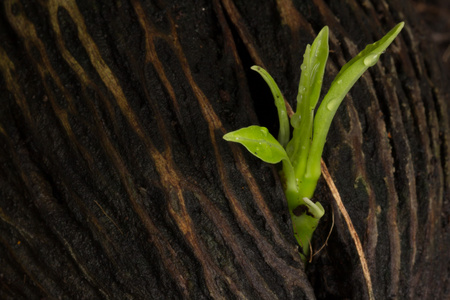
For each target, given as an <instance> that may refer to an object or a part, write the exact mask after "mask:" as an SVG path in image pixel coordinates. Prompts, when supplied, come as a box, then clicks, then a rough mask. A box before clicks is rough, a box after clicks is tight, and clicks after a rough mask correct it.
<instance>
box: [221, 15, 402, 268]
mask: <svg viewBox="0 0 450 300" xmlns="http://www.w3.org/2000/svg"><path fill="white" fill-rule="evenodd" d="M403 26H404V22H402V23H399V24H398V25H397V26H395V27H394V28H393V29H392V30H391V31H389V32H388V33H387V34H386V35H385V36H384V37H383V38H382V39H381V40H379V41H378V42H376V43H374V44H371V45H368V46H366V48H365V49H364V50H363V51H361V52H360V53H359V54H358V55H357V56H356V57H355V58H353V59H352V60H350V61H349V62H348V63H346V64H345V65H344V66H343V67H342V69H341V70H340V72H339V73H338V74H337V76H336V78H335V79H334V80H333V82H332V83H331V86H330V89H329V90H328V93H327V94H326V95H325V97H324V98H323V100H322V102H321V104H320V105H319V107H318V109H317V111H316V113H315V115H314V111H315V108H316V105H317V102H318V100H319V96H320V90H321V88H322V81H323V75H324V71H325V65H326V62H327V59H328V52H329V50H328V27H326V26H325V27H324V28H323V29H322V30H321V31H320V32H319V34H318V35H317V37H316V39H315V40H314V42H313V44H312V45H307V46H306V51H305V54H304V55H303V63H302V65H301V71H302V72H301V76H300V84H299V88H298V94H297V108H296V112H295V114H294V115H293V116H292V117H291V118H290V124H291V125H292V127H293V131H292V138H291V139H290V140H289V138H290V132H291V128H290V126H289V117H288V115H287V111H286V105H285V102H284V98H283V95H282V94H281V91H280V89H279V88H278V86H277V84H276V83H275V81H274V80H273V78H272V76H270V74H269V73H268V72H267V71H266V70H264V69H263V68H261V67H258V66H253V67H252V70H255V71H256V72H258V73H259V74H260V75H261V76H262V78H263V79H264V80H265V81H266V83H267V84H268V85H269V87H270V90H271V92H272V94H273V97H274V99H275V106H276V107H277V110H278V118H279V123H280V129H279V133H278V140H277V139H275V138H274V137H273V136H272V135H271V134H270V133H269V131H268V130H267V128H265V127H261V126H255V125H253V126H250V127H246V128H241V129H239V130H236V131H233V132H230V133H227V134H225V135H224V136H223V138H224V139H225V140H227V141H230V142H237V143H240V144H242V145H244V146H245V147H246V148H247V150H249V151H250V152H251V153H252V154H253V155H255V156H256V157H258V158H260V159H261V160H263V161H265V162H268V163H271V164H276V163H279V162H281V163H282V170H281V171H280V175H281V178H282V182H283V188H284V192H285V195H286V199H287V202H288V207H289V211H290V215H291V218H292V223H293V226H294V235H295V237H296V239H297V242H298V244H299V245H300V247H301V253H300V255H301V257H302V259H303V260H304V261H305V260H306V258H307V257H308V256H309V251H310V248H311V246H310V244H311V237H312V234H313V232H314V230H315V229H316V227H317V225H318V223H319V220H320V218H321V217H322V216H323V215H324V213H325V210H324V208H323V207H322V205H321V204H320V203H319V202H315V203H314V202H313V201H311V199H312V197H313V195H314V191H315V189H316V185H317V181H318V179H319V177H320V175H321V169H320V160H321V157H322V152H323V147H324V145H325V140H326V136H327V134H328V131H329V129H330V125H331V122H332V120H333V117H334V115H335V113H336V111H337V109H338V107H339V105H340V104H341V102H342V100H343V99H344V97H345V95H346V94H347V93H348V91H349V90H350V88H351V87H352V86H353V85H354V84H355V82H356V81H357V80H358V79H359V78H360V77H361V75H362V74H363V73H364V72H365V71H366V70H367V69H368V68H369V67H371V66H373V65H375V64H376V62H377V61H378V59H379V57H380V55H381V54H382V53H383V52H384V51H385V50H386V48H387V47H388V46H389V45H390V44H391V43H392V42H393V41H394V39H395V38H396V37H397V35H398V34H399V33H400V31H401V30H402V28H403Z"/></svg>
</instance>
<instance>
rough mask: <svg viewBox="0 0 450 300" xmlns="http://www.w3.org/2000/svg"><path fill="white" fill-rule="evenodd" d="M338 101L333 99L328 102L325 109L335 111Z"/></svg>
mask: <svg viewBox="0 0 450 300" xmlns="http://www.w3.org/2000/svg"><path fill="white" fill-rule="evenodd" d="M339 102H340V101H339V99H338V98H335V99H331V100H330V102H328V104H327V109H328V110H330V111H332V110H336V109H337V107H338V106H339Z"/></svg>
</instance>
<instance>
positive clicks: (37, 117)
mask: <svg viewBox="0 0 450 300" xmlns="http://www.w3.org/2000/svg"><path fill="white" fill-rule="evenodd" d="M373 2H374V3H371V2H369V1H365V2H364V3H363V4H360V3H359V2H357V1H330V2H324V1H321V0H315V1H304V2H300V1H290V0H277V1H272V2H269V1H264V2H261V3H256V2H251V1H231V0H222V1H219V0H214V1H192V3H191V2H190V1H163V0H161V1H150V2H144V1H138V0H130V1H121V2H108V1H104V2H98V1H97V2H94V1H81V0H80V1H73V0H72V1H58V0H48V1H36V2H31V1H19V0H5V1H4V2H3V3H2V4H1V6H0V14H1V18H0V40H1V41H2V42H1V44H0V90H1V95H2V96H1V99H2V105H1V109H0V161H1V168H0V298H2V299H40V298H51V299H53V298H62V299H73V298H75V299H127V298H130V299H174V298H192V299H203V298H214V299H233V298H239V299H241V298H248V299H261V298H262V299H275V298H279V299H314V298H318V299H325V298H328V299H329V298H338V299H342V298H351V299H367V298H368V295H369V292H368V290H367V287H366V284H365V282H364V276H363V274H362V271H361V265H360V263H359V260H358V258H357V253H356V249H355V246H354V244H353V242H352V240H351V238H350V235H349V233H348V228H347V227H346V225H345V222H344V220H343V219H342V216H341V215H340V214H339V212H338V210H337V208H336V207H335V204H334V202H333V200H332V197H331V195H330V191H329V190H328V189H327V187H326V185H325V184H324V182H323V181H321V182H320V183H319V187H318V190H317V192H316V198H317V199H316V200H319V201H321V203H322V204H323V205H324V207H325V208H326V210H327V214H326V216H325V218H324V220H323V222H322V223H321V225H320V227H319V229H318V231H317V234H316V240H315V241H314V243H313V247H314V248H315V249H318V248H320V246H321V243H323V242H324V240H325V238H326V236H327V234H328V229H329V227H330V226H331V214H332V211H333V207H334V213H335V222H336V224H335V229H334V231H333V232H332V234H331V237H330V240H329V241H328V246H327V247H325V248H324V250H322V252H321V253H320V254H318V255H317V256H315V257H314V258H313V261H312V263H311V264H309V265H308V266H307V269H306V273H307V274H305V272H304V271H303V266H302V264H301V262H300V259H299V256H298V254H297V253H296V245H295V240H294V237H293V234H292V230H291V227H290V226H291V225H290V220H289V214H288V212H287V206H286V203H285V199H284V196H283V191H282V188H281V185H280V182H279V179H278V175H277V172H276V169H275V168H273V167H272V166H269V165H266V164H264V163H261V162H259V161H258V160H257V159H255V158H253V157H251V155H249V154H247V153H246V152H245V151H244V150H243V149H242V148H240V147H239V146H237V145H230V144H228V143H226V142H225V141H223V140H222V135H223V134H224V133H226V132H228V131H231V130H235V129H237V128H240V127H243V126H248V125H251V124H256V123H260V124H262V125H264V126H266V127H268V128H269V129H270V130H271V131H272V132H277V130H276V128H275V127H276V125H274V124H276V123H277V120H276V112H274V111H273V110H274V108H273V104H272V99H271V96H270V92H269V90H268V88H266V87H265V85H264V83H263V82H262V79H260V78H258V75H257V74H252V73H251V71H250V70H249V67H250V66H251V65H253V64H255V63H256V64H259V65H261V66H263V67H265V68H266V69H267V70H268V71H269V72H270V73H271V74H272V75H273V76H274V78H275V80H276V81H277V82H278V83H279V85H280V87H281V89H282V91H283V92H284V94H285V97H286V99H287V100H288V101H289V102H290V104H291V105H293V106H294V107H295V105H294V103H293V100H294V99H295V94H296V85H297V84H298V79H299V75H300V74H299V71H300V70H299V66H300V63H301V59H302V54H303V51H304V48H305V46H306V44H307V43H311V42H312V41H313V39H314V37H315V34H316V33H317V32H318V31H319V30H320V29H321V28H322V27H323V26H324V25H328V26H329V27H330V50H331V52H330V60H329V63H328V66H327V70H326V75H325V81H324V87H325V88H327V86H329V84H330V82H331V80H332V78H333V77H334V75H335V74H337V72H338V70H339V68H340V67H341V66H342V65H343V64H344V63H345V62H346V61H347V60H349V59H350V58H351V57H353V56H354V55H356V54H357V53H358V52H359V51H360V50H362V49H363V47H364V46H365V45H366V44H368V43H372V42H374V41H376V40H378V39H379V38H380V37H381V36H383V35H384V34H385V33H386V32H387V31H388V30H389V29H390V28H392V27H393V26H394V25H395V24H396V23H398V22H400V21H405V22H406V27H405V29H404V30H403V32H402V34H401V35H400V36H399V37H398V38H397V41H396V42H395V43H394V44H393V45H392V46H391V47H390V48H389V49H388V51H387V52H386V53H385V54H384V55H383V56H382V57H381V59H380V62H379V63H378V64H377V65H376V66H375V67H373V68H371V70H370V71H369V72H367V73H366V74H365V75H364V76H363V78H362V79H361V80H360V81H359V82H358V83H357V84H356V85H355V87H354V88H353V89H352V90H351V92H350V94H349V95H348V96H347V99H346V100H345V101H344V104H343V106H342V108H340V109H339V111H338V114H337V116H336V120H335V121H334V125H333V128H332V131H331V132H330V135H329V140H328V144H327V146H326V150H325V153H324V159H325V161H326V162H327V165H328V167H329V169H330V173H331V176H332V178H333V179H334V180H335V183H336V185H337V188H338V189H339V192H340V193H341V196H342V198H343V202H344V205H345V206H346V208H347V210H348V212H349V215H350V217H351V218H352V221H353V224H354V225H355V229H356V231H357V233H358V234H359V237H360V239H361V241H362V244H363V248H364V252H365V255H366V258H367V262H368V266H369V271H370V276H371V280H372V285H373V293H374V296H375V298H376V299H388V298H390V299H416V298H418V297H420V298H422V299H443V298H444V297H445V296H446V295H448V292H449V280H448V265H449V260H450V254H449V252H448V249H449V247H450V237H449V232H448V231H449V225H448V222H449V210H450V208H449V187H450V176H449V175H450V165H449V158H450V154H449V137H450V136H449V135H450V132H449V115H450V110H449V107H448V91H449V90H448V87H447V86H446V82H447V81H446V80H447V78H448V77H447V74H446V73H445V72H446V70H445V69H444V68H443V66H442V64H441V62H440V60H439V56H438V55H437V54H436V50H435V48H434V46H433V45H432V43H430V42H429V40H428V39H427V37H428V31H427V29H426V28H424V27H423V26H422V23H421V19H420V18H419V17H418V16H417V15H416V13H415V11H414V10H413V7H412V6H411V4H410V3H409V2H408V1H376V3H375V1H373Z"/></svg>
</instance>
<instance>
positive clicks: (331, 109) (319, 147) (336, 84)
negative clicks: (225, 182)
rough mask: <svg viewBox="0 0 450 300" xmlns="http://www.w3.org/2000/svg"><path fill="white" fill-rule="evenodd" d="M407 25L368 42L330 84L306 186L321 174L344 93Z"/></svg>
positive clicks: (319, 114)
mask: <svg viewBox="0 0 450 300" xmlns="http://www.w3.org/2000/svg"><path fill="white" fill-rule="evenodd" d="M403 26H404V22H401V23H399V24H398V25H397V26H395V27H394V28H393V29H392V30H391V31H389V32H388V33H387V34H386V35H385V36H384V37H383V38H382V39H381V40H379V41H378V42H375V43H374V44H371V45H368V46H367V47H366V48H365V49H364V50H363V51H361V53H359V54H358V55H357V56H356V57H355V58H353V59H352V60H350V61H349V62H348V63H346V64H345V65H344V66H343V67H342V69H341V71H340V72H339V73H338V75H337V76H336V78H335V79H334V81H333V82H332V83H331V87H330V89H329V91H328V93H327V95H326V96H325V97H324V99H323V101H322V103H321V105H320V107H319V109H318V110H317V114H316V117H315V119H314V128H313V131H314V135H313V142H312V144H311V149H310V154H309V156H308V163H307V167H306V173H305V178H304V180H303V181H302V182H303V183H304V186H309V187H314V188H315V185H316V182H317V180H318V178H319V176H320V173H321V172H320V158H321V156H322V151H323V147H324V145H325V140H326V136H327V134H328V131H329V129H330V125H331V122H332V120H333V117H334V115H335V114H336V111H337V109H338V108H339V105H340V104H341V102H342V100H343V99H344V97H345V95H346V94H347V93H348V91H349V90H350V89H351V87H352V86H353V85H354V84H355V82H356V81H357V80H358V79H359V78H360V77H361V75H362V74H363V73H364V72H365V71H366V70H367V69H368V68H369V67H371V66H373V65H375V64H376V62H377V61H378V59H379V57H380V55H381V54H382V53H383V52H384V51H385V50H386V48H387V47H388V46H389V45H390V44H391V43H392V42H393V41H394V39H395V38H396V37H397V35H398V34H399V33H400V31H401V30H402V28H403ZM313 193H314V189H313V188H311V190H308V191H306V194H305V196H306V197H308V198H310V197H312V194H313Z"/></svg>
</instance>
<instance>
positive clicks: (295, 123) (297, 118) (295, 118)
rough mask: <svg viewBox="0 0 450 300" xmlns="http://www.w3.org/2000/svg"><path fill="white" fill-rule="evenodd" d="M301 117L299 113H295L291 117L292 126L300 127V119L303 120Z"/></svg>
mask: <svg viewBox="0 0 450 300" xmlns="http://www.w3.org/2000/svg"><path fill="white" fill-rule="evenodd" d="M301 118H302V117H301V116H300V115H299V114H294V115H293V116H292V117H291V125H292V127H294V128H298V127H300V120H301Z"/></svg>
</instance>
